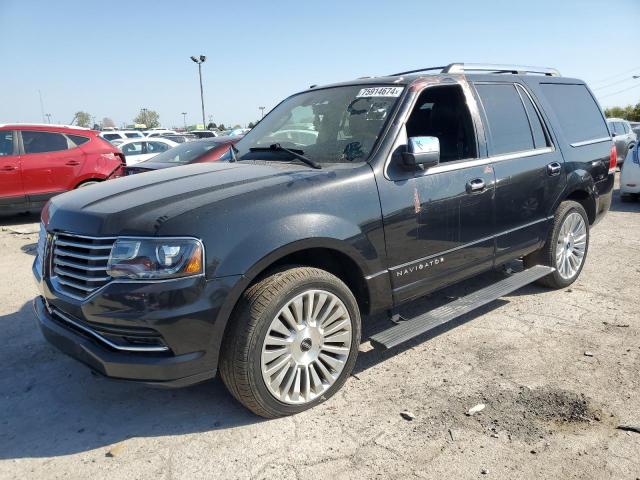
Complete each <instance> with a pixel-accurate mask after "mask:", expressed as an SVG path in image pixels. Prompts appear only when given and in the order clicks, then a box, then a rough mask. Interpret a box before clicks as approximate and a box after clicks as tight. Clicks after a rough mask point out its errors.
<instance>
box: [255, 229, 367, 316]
mask: <svg viewBox="0 0 640 480" xmlns="http://www.w3.org/2000/svg"><path fill="white" fill-rule="evenodd" d="M352 250H353V249H352V248H351V247H350V246H349V245H348V244H347V243H345V242H343V241H340V240H335V239H331V238H315V239H305V240H299V241H296V242H293V243H290V244H287V245H284V246H283V247H280V248H279V249H277V250H275V251H273V252H271V253H270V254H269V255H267V256H265V257H263V258H262V259H260V260H259V261H258V262H257V263H255V264H254V265H253V266H252V267H251V268H250V269H249V270H248V271H247V272H246V273H245V275H244V277H245V282H246V283H247V287H248V286H249V285H251V284H252V283H254V282H255V281H256V280H259V279H261V278H263V277H264V276H265V275H268V274H269V272H271V271H274V270H276V269H278V268H282V267H284V266H286V265H298V266H306V267H315V268H320V269H322V270H326V271H327V272H329V273H331V274H333V275H335V276H336V277H338V278H339V279H340V280H342V281H343V282H344V283H345V285H347V287H349V289H350V290H351V292H352V293H353V295H354V296H355V297H356V301H357V302H358V307H359V309H360V312H361V313H362V314H367V313H368V312H369V310H370V306H371V297H370V295H371V293H370V292H369V287H368V285H367V281H366V279H365V271H366V270H365V267H364V261H363V260H362V259H360V258H359V256H358V254H357V252H355V251H352ZM247 287H245V289H246V288H247Z"/></svg>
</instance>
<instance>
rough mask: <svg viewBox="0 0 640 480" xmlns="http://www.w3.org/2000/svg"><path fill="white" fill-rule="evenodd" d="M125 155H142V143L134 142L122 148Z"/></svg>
mask: <svg viewBox="0 0 640 480" xmlns="http://www.w3.org/2000/svg"><path fill="white" fill-rule="evenodd" d="M122 153H124V154H125V155H142V142H132V143H128V144H126V145H124V146H123V147H122Z"/></svg>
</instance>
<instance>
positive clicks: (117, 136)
mask: <svg viewBox="0 0 640 480" xmlns="http://www.w3.org/2000/svg"><path fill="white" fill-rule="evenodd" d="M100 136H101V137H102V138H104V139H105V140H107V141H109V142H111V143H113V142H114V141H116V140H120V141H125V140H129V139H130V138H144V135H143V134H142V132H139V131H137V130H105V131H103V132H100ZM114 145H115V144H114Z"/></svg>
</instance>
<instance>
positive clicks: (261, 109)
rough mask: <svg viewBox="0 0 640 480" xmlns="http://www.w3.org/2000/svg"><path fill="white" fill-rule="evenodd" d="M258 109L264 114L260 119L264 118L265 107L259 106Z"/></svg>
mask: <svg viewBox="0 0 640 480" xmlns="http://www.w3.org/2000/svg"><path fill="white" fill-rule="evenodd" d="M258 110H260V111H261V112H262V116H261V117H260V120H262V119H263V118H264V107H258Z"/></svg>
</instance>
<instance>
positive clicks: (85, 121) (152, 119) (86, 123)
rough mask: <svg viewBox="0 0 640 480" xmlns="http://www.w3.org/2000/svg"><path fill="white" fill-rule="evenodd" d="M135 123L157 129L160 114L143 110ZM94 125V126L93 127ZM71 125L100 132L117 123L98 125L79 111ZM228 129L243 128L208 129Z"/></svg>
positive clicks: (212, 126) (210, 126)
mask: <svg viewBox="0 0 640 480" xmlns="http://www.w3.org/2000/svg"><path fill="white" fill-rule="evenodd" d="M133 122H134V123H141V124H144V125H145V126H146V127H147V128H156V127H159V126H160V114H158V112H156V111H155V110H149V109H147V108H141V109H140V112H139V113H138V115H136V116H135V117H134V119H133ZM92 123H93V126H92ZM257 124H258V122H257V121H256V122H255V123H254V122H251V123H249V128H253V127H254V126H255V125H257ZM71 125H77V126H78V127H85V128H90V127H91V128H93V129H94V130H98V129H100V128H108V127H111V128H115V126H116V123H115V122H114V121H113V120H112V119H111V118H109V117H104V118H103V119H102V122H101V123H99V124H98V123H96V122H94V121H93V117H92V116H91V115H90V114H89V113H88V112H84V111H82V110H81V111H78V112H76V113H75V115H74V116H73V120H72V121H71ZM227 128H242V127H241V126H240V125H234V126H233V127H231V126H229V127H226V126H225V125H224V124H223V123H221V124H219V125H216V124H215V123H212V122H210V123H209V124H208V125H207V129H209V130H216V129H217V130H226V129H227ZM190 129H195V125H192V126H191V128H190Z"/></svg>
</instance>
